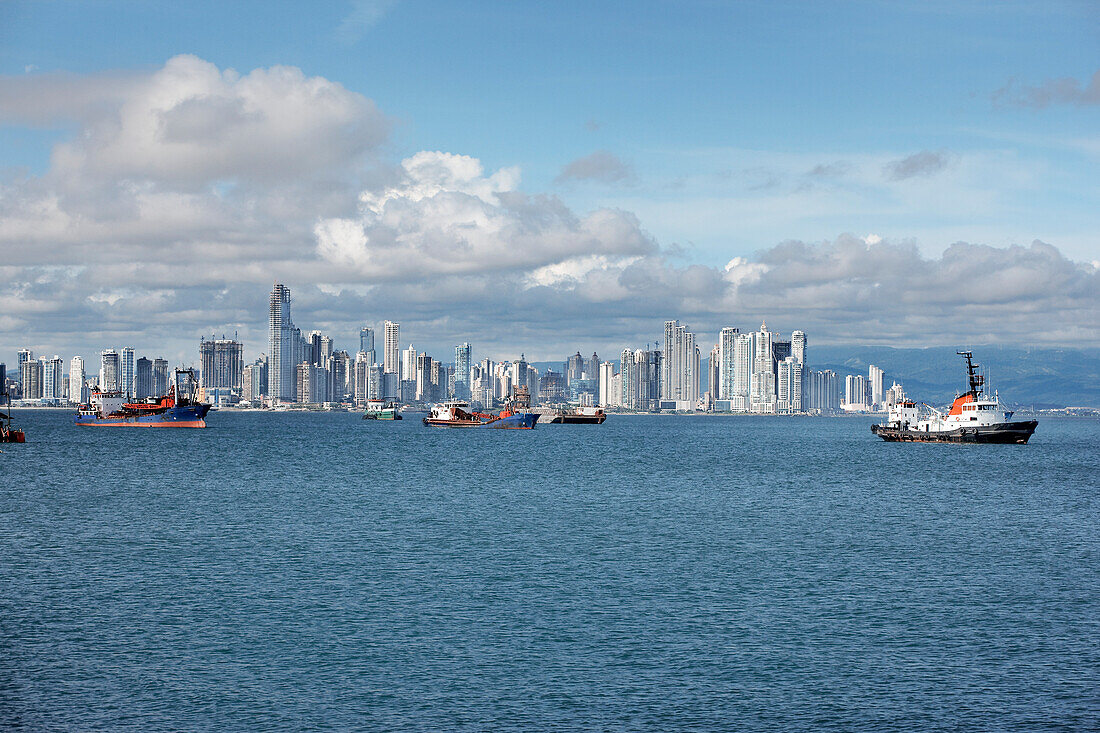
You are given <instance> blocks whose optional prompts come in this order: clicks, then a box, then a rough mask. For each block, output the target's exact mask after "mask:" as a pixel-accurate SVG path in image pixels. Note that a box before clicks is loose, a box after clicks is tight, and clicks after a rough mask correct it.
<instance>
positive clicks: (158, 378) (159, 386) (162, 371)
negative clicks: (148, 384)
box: [153, 356, 168, 397]
mask: <svg viewBox="0 0 1100 733" xmlns="http://www.w3.org/2000/svg"><path fill="white" fill-rule="evenodd" d="M166 394H168V360H167V359H161V358H160V357H159V356H158V357H157V358H156V359H153V396H154V397H163V396H165V395H166Z"/></svg>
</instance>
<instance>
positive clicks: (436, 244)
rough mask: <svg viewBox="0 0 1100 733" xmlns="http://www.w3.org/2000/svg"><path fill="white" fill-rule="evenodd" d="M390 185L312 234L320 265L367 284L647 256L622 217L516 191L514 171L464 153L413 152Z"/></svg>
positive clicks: (649, 247) (639, 235) (647, 244)
mask: <svg viewBox="0 0 1100 733" xmlns="http://www.w3.org/2000/svg"><path fill="white" fill-rule="evenodd" d="M401 168H402V175H401V178H400V180H399V181H398V183H397V184H395V185H393V186H390V187H387V188H386V189H385V190H384V191H382V192H372V191H366V192H364V193H363V194H362V195H361V197H360V200H361V207H360V213H359V216H358V217H357V218H355V219H348V218H341V219H327V220H322V221H320V222H318V224H317V225H316V227H315V228H314V233H315V235H316V237H317V252H318V254H319V255H320V256H321V257H322V258H323V259H325V260H327V261H329V262H331V263H333V264H335V265H338V266H340V267H343V268H350V270H352V271H354V272H356V273H358V274H359V275H360V276H361V277H364V278H369V279H372V280H373V279H390V278H404V279H419V278H425V277H432V276H436V275H454V274H470V273H487V272H498V271H529V270H532V269H537V268H545V267H547V266H550V265H558V266H561V265H562V264H563V263H564V262H566V261H569V260H573V259H574V258H582V259H583V258H590V257H593V256H597V257H598V256H613V257H623V256H626V257H629V256H634V255H641V254H648V253H652V252H654V251H656V244H655V243H654V242H653V241H652V240H651V239H650V238H649V237H648V236H646V235H645V234H644V233H643V232H642V230H641V227H640V225H639V223H638V221H637V219H636V218H634V217H633V216H632V215H630V214H627V213H625V212H622V211H616V210H611V209H600V210H597V211H594V212H592V213H590V214H587V215H585V216H577V215H576V214H574V213H573V212H572V211H571V210H569V209H568V208H567V207H566V206H565V205H564V204H562V202H561V201H559V200H558V199H556V198H554V197H550V196H529V195H527V194H524V193H522V192H520V191H518V190H517V189H516V186H517V185H518V183H519V175H518V172H517V171H516V170H515V169H502V170H499V171H496V172H495V173H493V174H492V175H489V176H486V175H485V174H484V170H483V168H482V165H481V162H480V161H478V160H476V159H474V158H470V157H468V156H462V155H453V154H450V153H443V152H438V151H437V152H427V151H425V152H421V153H418V154H416V155H414V156H412V157H411V158H408V159H406V160H404V161H402V164H401Z"/></svg>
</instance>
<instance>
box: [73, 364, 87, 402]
mask: <svg viewBox="0 0 1100 733" xmlns="http://www.w3.org/2000/svg"><path fill="white" fill-rule="evenodd" d="M85 379H86V376H85V374H84V357H82V356H74V357H73V358H72V361H70V362H69V402H74V403H77V404H84V403H86V402H87V401H88V400H87V399H85V398H86V396H87V395H85V391H86V389H85V387H84V380H85Z"/></svg>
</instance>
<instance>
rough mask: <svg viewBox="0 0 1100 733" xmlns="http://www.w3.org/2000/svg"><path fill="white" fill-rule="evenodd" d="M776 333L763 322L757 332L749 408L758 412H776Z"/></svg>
mask: <svg viewBox="0 0 1100 733" xmlns="http://www.w3.org/2000/svg"><path fill="white" fill-rule="evenodd" d="M774 337H775V334H773V333H771V332H769V331H768V324H767V323H761V324H760V330H759V331H757V332H756V353H755V356H754V358H753V365H752V382H751V386H750V394H749V409H750V410H751V411H752V412H756V413H765V414H767V413H773V412H775V407H776V406H775V401H776V389H775V387H776V385H775V382H776V368H775V351H774V349H773V341H774V340H775V339H774Z"/></svg>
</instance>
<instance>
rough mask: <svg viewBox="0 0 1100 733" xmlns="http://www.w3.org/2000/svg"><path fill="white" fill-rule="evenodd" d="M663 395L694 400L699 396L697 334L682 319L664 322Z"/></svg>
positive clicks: (688, 400)
mask: <svg viewBox="0 0 1100 733" xmlns="http://www.w3.org/2000/svg"><path fill="white" fill-rule="evenodd" d="M661 361H662V364H661V380H660V381H661V390H662V394H661V398H662V399H666V400H677V401H684V402H691V403H693V404H694V403H695V401H696V400H698V399H699V347H698V346H696V344H695V334H694V333H691V332H690V331H688V330H687V326H681V325H680V322H679V321H665V347H664V354H663V355H662V360H661Z"/></svg>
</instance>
